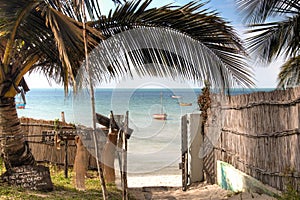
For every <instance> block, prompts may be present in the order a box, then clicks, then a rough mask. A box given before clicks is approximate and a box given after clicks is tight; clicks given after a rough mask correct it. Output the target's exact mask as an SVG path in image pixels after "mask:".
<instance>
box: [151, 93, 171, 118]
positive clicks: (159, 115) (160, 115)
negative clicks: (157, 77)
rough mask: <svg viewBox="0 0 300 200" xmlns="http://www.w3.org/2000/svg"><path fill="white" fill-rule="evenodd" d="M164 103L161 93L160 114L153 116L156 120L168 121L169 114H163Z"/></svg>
mask: <svg viewBox="0 0 300 200" xmlns="http://www.w3.org/2000/svg"><path fill="white" fill-rule="evenodd" d="M162 104H163V102H162V93H160V107H161V108H160V113H155V114H153V115H152V116H153V118H154V119H159V120H166V119H167V114H166V113H164V112H163V105H162Z"/></svg>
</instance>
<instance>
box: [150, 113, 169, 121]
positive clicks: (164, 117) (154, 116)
mask: <svg viewBox="0 0 300 200" xmlns="http://www.w3.org/2000/svg"><path fill="white" fill-rule="evenodd" d="M153 118H154V119H160V120H166V119H167V114H166V113H160V114H153Z"/></svg>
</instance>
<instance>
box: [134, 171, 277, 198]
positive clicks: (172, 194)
mask: <svg viewBox="0 0 300 200" xmlns="http://www.w3.org/2000/svg"><path fill="white" fill-rule="evenodd" d="M128 187H129V194H130V195H131V197H134V198H135V199H138V200H150V199H157V200H159V199H172V200H173V199H174V200H175V199H178V200H181V199H186V200H190V199H195V200H196V199H197V200H222V199H229V200H241V199H243V200H250V199H251V200H252V199H257V200H275V198H272V197H269V196H267V195H264V194H257V193H249V192H243V193H238V194H235V193H233V192H231V191H228V190H224V189H222V188H220V187H219V186H218V185H216V184H214V185H209V184H206V183H195V184H192V185H191V186H189V188H188V190H187V191H185V192H184V191H182V189H181V176H180V175H162V176H158V175H154V176H151V175H147V176H135V177H128Z"/></svg>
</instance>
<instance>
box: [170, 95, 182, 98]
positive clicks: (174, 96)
mask: <svg viewBox="0 0 300 200" xmlns="http://www.w3.org/2000/svg"><path fill="white" fill-rule="evenodd" d="M181 97H182V96H177V95H172V98H173V99H180V98H181Z"/></svg>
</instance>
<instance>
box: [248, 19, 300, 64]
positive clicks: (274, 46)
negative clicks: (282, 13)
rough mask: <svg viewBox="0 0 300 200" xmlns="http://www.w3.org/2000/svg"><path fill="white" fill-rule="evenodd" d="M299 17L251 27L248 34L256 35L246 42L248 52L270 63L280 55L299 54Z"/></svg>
mask: <svg viewBox="0 0 300 200" xmlns="http://www.w3.org/2000/svg"><path fill="white" fill-rule="evenodd" d="M299 20H300V15H297V16H294V17H289V18H287V20H284V21H280V22H273V23H266V24H260V25H253V26H252V27H253V28H254V29H253V30H250V31H248V33H257V34H256V35H254V36H252V37H250V38H248V39H247V40H246V45H247V47H248V48H249V51H250V52H252V53H255V56H257V57H258V58H260V60H262V61H264V60H266V61H267V62H271V61H272V59H273V58H277V57H278V56H279V55H280V54H284V55H285V56H286V57H290V56H294V55H297V54H299V47H300V46H299V45H300V35H299V32H300V23H299Z"/></svg>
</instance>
